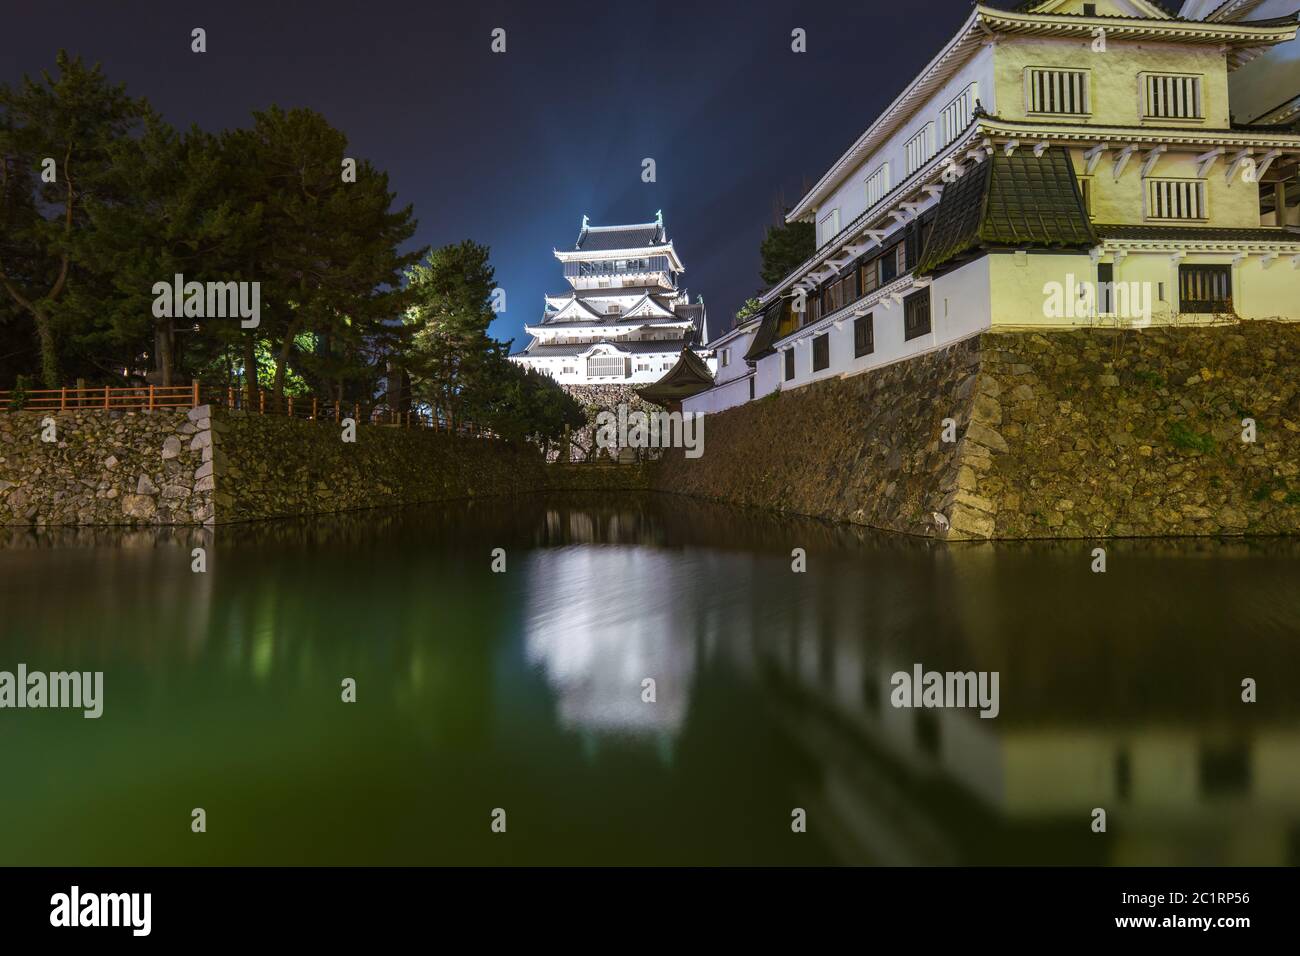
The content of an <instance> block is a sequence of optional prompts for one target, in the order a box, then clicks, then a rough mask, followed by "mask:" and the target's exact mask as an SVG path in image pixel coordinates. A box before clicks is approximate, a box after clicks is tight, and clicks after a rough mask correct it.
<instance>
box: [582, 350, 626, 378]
mask: <svg viewBox="0 0 1300 956" xmlns="http://www.w3.org/2000/svg"><path fill="white" fill-rule="evenodd" d="M626 368H627V363H626V362H625V361H624V359H623V358H622V357H621V356H618V355H593V356H591V357H590V358H588V359H587V374H588V375H617V376H618V377H620V378H622V377H624V376H625V375H626V374H627V373H626Z"/></svg>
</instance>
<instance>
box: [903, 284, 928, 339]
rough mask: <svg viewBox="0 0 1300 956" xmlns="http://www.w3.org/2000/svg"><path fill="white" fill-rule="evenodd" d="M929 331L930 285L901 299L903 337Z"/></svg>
mask: <svg viewBox="0 0 1300 956" xmlns="http://www.w3.org/2000/svg"><path fill="white" fill-rule="evenodd" d="M929 331H930V287H929V286H926V287H925V288H924V289H921V290H920V291H917V292H913V293H912V294H911V295H909V296H907V297H906V298H905V299H903V339H904V340H908V339H914V338H916V337H918V336H921V335H926V334H928V333H929Z"/></svg>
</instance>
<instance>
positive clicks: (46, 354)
mask: <svg viewBox="0 0 1300 956" xmlns="http://www.w3.org/2000/svg"><path fill="white" fill-rule="evenodd" d="M31 312H32V315H33V316H34V317H35V319H36V338H37V340H38V341H39V342H40V346H41V380H42V381H43V382H44V384H45V387H46V388H58V387H59V382H60V379H59V352H58V349H57V347H56V346H55V344H54V329H53V328H51V327H50V318H49V316H47V315H46V314H45V313H44V312H42V311H41V310H40V309H35V308H33V309H32V310H31Z"/></svg>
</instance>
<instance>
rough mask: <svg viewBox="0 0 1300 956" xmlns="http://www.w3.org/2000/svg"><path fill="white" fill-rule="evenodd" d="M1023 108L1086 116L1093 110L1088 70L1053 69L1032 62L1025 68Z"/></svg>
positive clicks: (1032, 111) (1029, 110)
mask: <svg viewBox="0 0 1300 956" xmlns="http://www.w3.org/2000/svg"><path fill="white" fill-rule="evenodd" d="M1025 110H1026V111H1027V112H1030V113H1057V114H1064V115H1066V116H1086V115H1087V114H1089V113H1091V112H1092V108H1091V103H1090V101H1089V95H1088V71H1087V70H1052V69H1044V68H1041V67H1036V66H1031V67H1029V68H1027V69H1026V70H1025Z"/></svg>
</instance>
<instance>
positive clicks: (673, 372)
mask: <svg viewBox="0 0 1300 956" xmlns="http://www.w3.org/2000/svg"><path fill="white" fill-rule="evenodd" d="M712 387H713V373H712V372H710V371H709V367H708V366H707V365H705V364H704V360H703V359H702V358H700V357H699V356H698V355H696V354H695V353H694V352H692V351H691V350H690V349H685V348H684V349H682V353H681V355H680V356H678V359H677V364H676V365H674V366H673V367H672V368H670V369H669V370H668V371H667V372H665V373H664V376H663V378H661V379H659V381H657V382H655V383H654V384H653V385H647V386H645V387H644V388H638V389H636V393H637V394H638V395H640V396H641V397H642V398H643V399H645V400H646V401H647V402H649V403H650V404H652V405H667V404H668V403H669V402H680V401H681V400H682V399H683V398H689V397H690V396H692V395H695V394H698V393H699V392H702V391H704V390H705V389H709V388H712Z"/></svg>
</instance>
